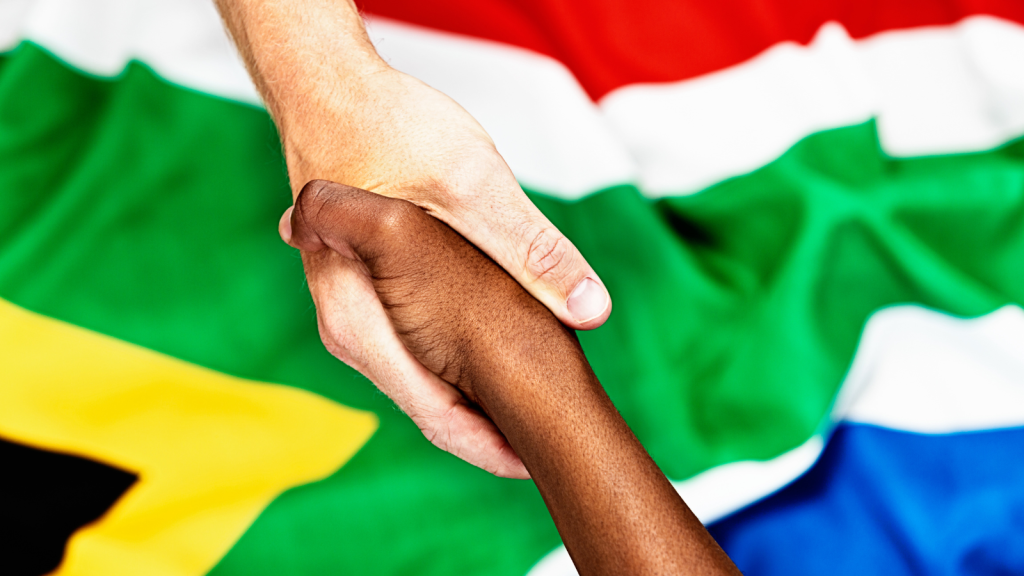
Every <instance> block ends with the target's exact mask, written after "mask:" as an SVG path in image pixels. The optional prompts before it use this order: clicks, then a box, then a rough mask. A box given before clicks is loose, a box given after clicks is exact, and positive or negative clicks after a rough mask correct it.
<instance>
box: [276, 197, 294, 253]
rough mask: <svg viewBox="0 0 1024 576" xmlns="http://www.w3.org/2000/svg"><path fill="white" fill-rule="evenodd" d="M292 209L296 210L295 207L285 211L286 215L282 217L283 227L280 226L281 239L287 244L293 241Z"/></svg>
mask: <svg viewBox="0 0 1024 576" xmlns="http://www.w3.org/2000/svg"><path fill="white" fill-rule="evenodd" d="M292 208H294V206H289V207H288V209H287V210H285V211H284V215H283V216H281V225H280V226H279V228H280V230H279V232H280V233H281V239H282V240H284V243H285V244H287V243H289V242H291V241H292Z"/></svg>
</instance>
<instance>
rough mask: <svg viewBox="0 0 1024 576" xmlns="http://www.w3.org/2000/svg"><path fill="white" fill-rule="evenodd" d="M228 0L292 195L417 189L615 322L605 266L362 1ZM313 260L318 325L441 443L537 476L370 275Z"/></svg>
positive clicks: (590, 318)
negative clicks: (380, 44) (402, 54)
mask: <svg viewBox="0 0 1024 576" xmlns="http://www.w3.org/2000/svg"><path fill="white" fill-rule="evenodd" d="M217 5H218V8H219V10H220V12H221V15H222V16H223V18H224V21H225V24H226V26H227V28H228V30H229V32H230V33H231V36H232V37H233V39H234V40H235V43H236V45H237V46H238V48H239V51H240V52H241V54H242V56H243V58H244V60H245V62H246V65H247V68H248V70H249V72H250V75H251V76H252V78H253V80H254V81H255V84H256V87H257V89H258V90H259V92H260V94H261V96H262V97H263V100H264V102H265V103H266V105H267V108H268V110H269V111H270V113H271V115H272V116H273V118H274V121H275V123H276V124H277V127H278V130H279V132H280V134H281V139H282V143H283V146H284V153H285V159H286V163H287V167H288V174H289V177H290V179H291V182H292V187H293V197H294V195H295V194H297V193H298V192H299V189H298V186H300V185H301V184H302V183H305V182H307V181H309V180H312V179H314V178H322V179H327V180H332V181H335V182H340V183H344V184H348V185H351V186H356V187H359V188H362V189H365V190H369V191H372V192H374V193H377V194H381V195H384V196H389V197H394V198H402V199H405V200H409V201H411V202H413V203H414V204H416V205H417V206H419V207H421V208H423V209H424V210H426V211H427V212H429V213H430V214H431V215H433V216H435V217H436V218H438V219H440V220H442V221H444V222H446V223H447V224H448V225H450V226H451V227H452V228H454V229H455V230H457V231H458V232H459V233H460V234H462V235H463V236H464V237H465V238H467V239H469V240H470V241H471V242H472V243H473V244H474V245H476V246H478V247H479V248H480V249H481V250H482V251H484V252H485V253H486V254H488V255H489V256H490V257H491V258H492V259H493V260H494V261H495V262H497V263H498V264H499V265H500V266H501V267H502V268H504V269H505V270H506V271H508V273H509V274H510V275H511V276H512V277H513V278H515V279H516V281H518V282H519V283H520V284H521V285H522V286H524V287H525V288H526V290H527V291H528V292H529V293H530V294H532V295H533V296H534V297H535V298H536V299H538V300H540V301H541V302H542V303H544V305H545V306H546V307H547V308H548V309H549V310H551V311H552V312H553V313H554V315H555V316H556V317H558V318H559V319H560V320H561V321H562V322H564V323H565V324H566V325H568V326H570V327H572V328H574V329H591V328H596V327H598V326H600V325H601V324H603V323H604V321H605V320H606V319H607V318H608V315H609V314H610V313H611V300H610V298H609V297H608V295H607V291H606V290H605V289H604V285H603V284H601V281H600V278H598V276H597V274H596V273H594V270H593V269H592V268H591V267H590V266H589V265H588V264H587V262H586V260H584V258H583V256H582V255H581V254H580V253H579V251H578V250H577V249H576V248H575V247H574V246H573V245H572V243H571V242H569V241H568V240H567V239H566V238H565V237H564V236H563V235H562V234H561V233H560V232H559V231H558V230H557V229H556V228H555V227H554V226H553V225H552V224H551V222H549V221H548V220H547V218H546V217H544V215H543V214H541V212H540V211H539V210H537V208H536V207H535V206H534V205H533V204H532V203H531V202H530V201H529V199H527V197H526V195H525V194H524V193H523V191H522V190H521V189H520V188H519V185H518V184H517V183H516V180H515V178H514V177H513V176H512V172H511V171H510V170H509V168H508V166H507V165H506V164H505V161H504V160H503V159H502V157H501V156H500V155H499V154H498V152H497V150H496V149H495V147H494V143H493V142H492V141H491V139H490V137H489V136H488V135H487V133H486V131H485V130H484V129H483V127H481V126H480V124H479V123H477V122H476V120H474V119H473V118H472V117H471V116H470V115H469V114H468V113H467V112H466V111H465V110H463V109H462V107H460V106H459V105H458V104H456V103H455V102H454V101H452V100H451V99H450V98H448V97H447V96H445V95H444V94H442V93H440V92H438V91H436V90H434V89H432V88H430V87H429V86H427V85H426V84H423V83H422V82H420V81H418V80H416V79H415V78H412V77H410V76H408V75H406V74H403V73H401V72H398V71H396V70H394V69H392V68H391V67H389V66H388V65H387V64H386V63H385V62H384V61H383V60H382V59H381V58H380V57H379V56H378V55H377V53H376V51H375V50H374V48H373V46H372V44H371V43H370V41H369V40H368V38H367V35H366V31H365V29H364V26H363V21H362V18H361V17H360V16H359V13H358V11H357V10H356V8H355V6H354V4H352V2H351V1H349V0H217ZM284 222H285V224H284V225H283V232H284V233H285V234H286V233H287V222H288V218H287V217H286V218H285V219H284ZM305 266H306V275H307V278H308V280H309V285H310V289H311V291H312V293H313V298H314V300H316V302H317V310H318V318H319V322H320V334H321V336H322V339H323V341H324V344H325V345H326V346H327V348H328V349H329V350H330V351H331V352H332V353H333V354H334V355H335V356H336V357H338V358H339V359H341V360H342V361H344V362H346V363H347V364H349V365H351V366H353V367H354V368H356V369H357V370H359V371H360V372H362V373H363V374H364V375H365V376H367V377H368V378H369V379H370V380H372V381H373V382H374V383H375V384H376V385H377V386H378V387H379V388H380V389H381V390H382V391H383V392H384V393H386V394H388V395H389V396H390V397H391V398H392V399H393V400H394V401H395V402H396V403H397V404H398V406H399V407H401V408H402V409H403V410H404V411H405V412H406V413H407V414H408V415H409V416H410V417H412V419H413V420H414V421H415V422H416V423H417V425H418V426H419V427H420V429H421V430H423V433H424V434H426V436H427V437H428V438H430V439H431V440H432V441H433V442H434V443H435V444H436V445H437V446H439V447H441V448H442V449H444V450H448V451H450V452H452V453H453V454H455V455H457V456H459V457H461V458H463V459H465V460H467V461H469V462H470V463H472V464H475V465H477V466H480V467H481V468H484V469H486V470H489V471H490V472H492V473H494V474H497V475H500V476H509V477H517V478H522V477H526V475H527V474H526V469H525V468H523V465H522V463H521V462H520V461H519V459H518V458H517V457H516V456H515V454H514V452H513V451H512V450H510V449H509V447H508V443H507V442H506V441H505V438H504V437H503V436H502V435H501V434H500V433H499V432H498V430H497V428H495V427H494V425H493V423H491V422H490V421H489V420H488V419H487V418H486V417H484V416H482V415H481V414H480V413H478V412H474V411H471V410H467V409H466V407H465V405H464V404H462V403H460V401H459V398H460V397H459V396H457V395H454V394H452V393H451V391H450V390H448V389H447V388H446V387H444V386H441V385H439V384H438V383H437V382H435V381H434V378H432V376H431V375H430V374H429V373H428V372H425V371H424V370H423V369H422V367H421V366H419V364H418V363H416V362H414V361H413V360H412V359H411V358H410V357H408V354H406V355H405V356H403V355H401V354H400V353H399V352H398V350H399V349H401V348H402V345H401V343H400V342H399V341H398V339H397V337H396V336H395V334H394V331H393V330H392V329H391V328H390V326H389V325H388V324H387V317H386V315H385V314H384V311H383V309H382V308H381V306H380V304H379V302H377V297H376V294H375V293H374V291H373V287H372V286H370V285H369V283H368V282H367V281H366V279H365V277H363V276H361V275H360V274H358V273H355V272H354V271H353V270H352V269H351V267H350V266H349V265H348V264H347V263H346V262H345V261H343V260H340V259H338V258H335V257H331V256H327V255H324V256H319V257H311V258H307V259H306V260H305ZM588 279H589V280H588ZM583 282H594V283H596V284H595V287H596V292H595V294H598V297H597V298H596V299H594V298H587V299H583V300H586V301H590V302H592V305H591V306H590V311H586V310H582V311H581V309H580V308H579V306H569V304H568V300H569V298H570V296H571V295H572V294H573V293H574V290H575V288H576V287H577V286H579V285H580V284H581V283H583ZM583 300H575V302H577V303H579V302H581V301H583ZM570 310H575V311H576V313H577V316H583V317H579V318H577V317H576V316H574V315H573V313H572V312H570Z"/></svg>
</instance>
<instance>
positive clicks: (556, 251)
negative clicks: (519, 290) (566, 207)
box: [526, 228, 579, 285]
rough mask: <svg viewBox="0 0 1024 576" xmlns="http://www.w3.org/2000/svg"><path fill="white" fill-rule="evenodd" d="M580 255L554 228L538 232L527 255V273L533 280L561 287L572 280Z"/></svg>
mask: <svg viewBox="0 0 1024 576" xmlns="http://www.w3.org/2000/svg"><path fill="white" fill-rule="evenodd" d="M578 261H579V255H578V253H577V252H576V248H575V247H574V246H573V245H572V243H571V242H569V239H568V238H566V237H565V236H563V235H562V234H561V233H559V232H558V231H557V230H554V229H552V228H543V229H541V230H540V231H539V232H537V233H536V234H535V235H534V237H533V239H532V240H531V241H530V245H529V248H528V251H527V254H526V272H527V274H528V277H529V278H531V279H533V280H543V281H546V282H549V283H552V284H555V285H560V284H562V283H564V282H565V281H567V280H569V279H571V278H570V275H571V274H572V273H573V271H574V270H575V268H576V265H577V264H578Z"/></svg>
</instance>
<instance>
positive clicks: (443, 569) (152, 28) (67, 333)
mask: <svg viewBox="0 0 1024 576" xmlns="http://www.w3.org/2000/svg"><path fill="white" fill-rule="evenodd" d="M361 8H362V9H364V10H365V12H366V17H367V21H368V25H369V30H370V36H371V38H372V39H373V40H374V42H375V44H376V45H377V47H378V50H379V51H380V52H381V54H382V55H383V56H384V57H385V59H386V60H388V61H389V62H390V63H391V64H392V65H393V66H394V67H396V68H398V69H400V70H403V71H406V72H408V73H410V74H412V75H414V76H416V77H418V78H420V79H422V80H424V81H426V82H427V83H428V84H430V85H432V86H434V87H435V88H438V89H439V90H441V91H443V92H445V93H447V94H448V95H450V96H452V97H453V98H454V99H455V100H456V101H458V102H459V103H460V104H462V105H463V106H464V107H465V108H466V109H467V110H469V112H470V113H472V114H473V115H474V116H475V117H476V118H477V119H478V120H479V121H480V122H481V123H482V124H483V126H484V127H485V128H486V129H487V130H488V132H489V133H490V135H491V136H492V137H493V139H494V141H495V142H496V144H497V147H498V150H499V151H500V152H501V153H502V154H503V156H504V157H505V159H506V160H507V161H508V163H509V165H510V166H511V168H512V170H513V172H514V173H515V174H516V177H517V178H518V180H519V181H520V184H521V185H522V186H523V188H524V189H525V190H527V192H528V193H529V194H530V196H531V198H532V199H533V200H534V202H536V203H537V205H538V206H539V207H540V208H541V209H542V210H543V211H544V212H545V214H547V215H548V217H549V218H550V219H551V220H552V221H553V222H554V223H555V224H556V225H557V226H558V227H559V228H560V229H561V230H562V231H563V232H565V233H566V234H567V235H568V236H569V237H570V238H571V239H572V240H573V242H574V243H575V244H576V245H577V246H578V247H579V248H580V250H581V251H582V252H583V254H584V255H585V256H586V257H587V259H588V261H589V262H590V263H591V264H592V265H593V266H594V268H595V269H596V270H597V272H598V273H599V274H600V276H601V278H602V279H603V280H604V282H605V283H606V284H607V286H608V288H609V290H610V292H611V294H612V297H613V299H614V301H615V312H614V313H613V315H612V317H611V319H610V320H609V321H608V323H607V324H606V325H605V326H604V327H602V328H600V329H598V330H595V331H593V332H588V333H581V335H580V338H581V340H582V342H583V346H584V348H585V350H586V352H587V354H588V356H589V358H590V359H591V362H592V363H593V365H594V368H595V370H596V372H597V374H598V376H599V377H600V379H601V381H602V382H603V383H604V385H605V387H606V388H607V389H608V392H609V394H610V396H611V397H612V399H613V401H614V402H615V404H616V406H617V407H618V408H619V410H620V411H621V412H622V414H623V416H624V417H625V419H626V421H627V422H628V423H629V424H630V426H631V427H632V428H633V430H634V431H635V432H636V434H637V436H638V437H639V438H640V440H641V441H642V442H643V444H644V445H645V446H646V447H647V449H648V450H649V451H650V453H651V455H652V456H653V457H654V459H655V460H656V461H657V463H658V464H659V465H660V466H661V468H662V469H663V470H664V472H665V473H666V474H667V475H668V476H669V477H670V478H671V479H672V480H673V481H674V482H675V484H676V486H677V487H678V489H679V491H680V493H681V494H682V495H683V497H684V499H685V500H686V502H687V503H688V504H689V505H690V506H691V508H692V509H693V510H694V511H695V512H696V513H697V514H698V516H699V517H700V518H701V519H702V520H703V521H704V522H705V523H707V524H708V525H709V527H710V529H711V531H712V534H713V535H714V536H715V537H716V538H717V539H718V540H719V542H720V543H721V544H722V545H723V547H724V548H725V549H726V551H727V552H729V554H730V555H731V556H732V557H733V559H734V560H735V561H736V562H737V564H738V566H739V567H740V569H741V570H743V571H744V573H745V574H748V575H752V576H756V575H776V574H777V575H783V574H785V575H794V574H796V575H801V574H807V575H812V574H851V575H853V574H858V575H860V574H895V575H903V574H906V575H911V574H943V575H961V574H963V575H967V574H1014V573H1022V572H1024V458H1022V457H1021V455H1022V454H1024V310H1022V309H1021V307H1020V306H1021V304H1022V303H1024V139H1022V137H1024V3H1021V2H1020V1H1019V0H892V1H888V2H864V1H859V2H858V1H853V0H826V1H820V2H810V1H805V0H758V1H755V0H645V1H644V2H637V1H635V0H633V1H631V0H437V1H434V2H415V1H411V0H364V1H363V2H362V3H361ZM0 50H2V55H0V470H2V472H0V478H3V480H2V483H0V502H3V505H2V507H0V510H3V513H2V516H0V521H2V525H3V528H4V533H3V534H4V535H3V537H2V538H0V550H3V554H2V555H0V572H2V573H4V574H14V575H20V574H26V575H35V574H44V573H49V572H51V571H53V573H55V574H59V575H61V576H64V575H89V576H92V575H109V576H118V575H122V574H123V575H138V574H146V575H155V576H162V575H166V576H202V575H204V574H210V575H213V576H234V575H243V574H244V575H247V576H250V575H264V574H265V575H268V576H270V575H273V576H289V575H296V576H299V575H302V576H305V575H321V574H386V575H399V574H415V575H418V576H420V575H428V574H437V575H452V574H460V575H470V574H480V575H485V574H486V575H515V576H522V575H524V574H527V573H529V574H530V575H531V576H542V575H562V574H572V573H573V568H572V565H571V562H570V561H569V559H568V556H567V555H566V554H565V552H564V550H562V549H561V548H560V545H559V540H558V534H557V532H556V531H555V528H554V525H553V524H552V522H551V520H550V518H549V517H548V515H547V512H546V510H545V508H544V505H543V502H542V501H541V499H540V497H539V495H538V493H537V491H536V489H535V488H534V486H533V484H532V483H531V482H529V481H517V480H507V479H500V478H495V477H492V476H490V475H488V474H487V473H485V472H482V471H481V470H478V469H475V468H473V467H471V466H469V465H468V464H466V463H464V462H462V461H461V460H459V459H457V458H455V457H454V456H451V455H449V454H446V453H444V452H441V451H440V450H437V449H436V448H434V447H433V446H432V445H431V444H430V443H429V442H428V441H427V440H426V439H424V438H423V436H422V435H421V434H420V432H419V431H418V430H417V429H416V427H415V425H413V423H412V422H411V421H409V419H408V418H406V417H405V416H404V415H403V414H401V413H400V412H399V411H398V410H397V409H396V408H395V407H394V405H393V404H392V403H391V402H390V401H389V400H388V399H387V398H386V397H384V396H383V395H382V394H380V393H379V392H377V391H376V389H375V388H374V387H373V386H372V384H371V383H369V382H368V381H366V379H364V378H363V377H361V376H360V375H358V374H357V373H356V372H354V371H353V370H351V369H349V368H347V367H346V366H344V365H343V364H341V363H340V362H338V361H337V360H335V359H334V358H332V357H331V356H330V355H329V354H328V353H327V352H326V351H325V350H324V349H323V346H322V345H321V343H320V341H319V337H318V334H317V329H316V319H315V315H314V310H313V308H312V303H311V300H310V298H309V295H308V292H307V290H306V287H305V285H304V279H303V273H302V266H301V262H300V260H299V257H298V254H297V253H296V252H295V251H294V250H292V249H290V248H288V247H287V246H285V245H284V244H283V243H281V242H280V240H279V239H278V237H277V232H276V223H277V220H278V218H279V216H280V215H281V213H282V212H283V211H284V209H285V208H286V207H287V206H288V204H289V201H290V195H289V188H288V183H287V180H286V174H285V169H284V163H283V160H282V158H281V154H280V146H279V144H278V140H277V134H276V132H275V129H274V126H273V124H272V122H271V120H270V118H269V116H268V115H267V113H266V112H265V111H264V110H263V108H262V106H261V104H260V102H259V99H258V97H257V95H256V92H255V90H254V89H253V87H252V84H251V82H250V81H249V79H248V77H247V76H246V74H245V71H244V68H243V67H242V65H241V63H240V61H239V59H238V57H237V55H236V53H235V52H234V49H233V48H232V46H231V44H230V42H229V41H228V39H227V37H226V35H225V33H224V31H223V27H222V25H221V23H220V20H219V18H218V16H217V13H216V11H215V9H214V7H213V5H212V3H211V2H210V1H209V0H4V1H3V2H0ZM339 57H340V56H339Z"/></svg>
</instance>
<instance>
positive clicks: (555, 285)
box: [437, 185, 612, 330]
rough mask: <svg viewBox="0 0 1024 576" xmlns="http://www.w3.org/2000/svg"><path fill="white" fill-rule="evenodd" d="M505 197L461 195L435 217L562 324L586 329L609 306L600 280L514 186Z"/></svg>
mask: <svg viewBox="0 0 1024 576" xmlns="http://www.w3.org/2000/svg"><path fill="white" fill-rule="evenodd" d="M512 188H514V192H513V193H512V196H511V198H510V199H509V200H508V201H506V202H500V203H497V204H495V203H494V202H493V199H492V198H487V197H485V196H482V195H480V196H471V197H468V198H467V197H463V198H460V204H459V205H453V206H451V207H450V209H448V210H445V209H439V210H437V212H438V214H437V216H438V217H439V218H440V219H441V220H444V221H445V222H446V223H447V224H448V225H449V226H451V227H452V228H454V229H455V230H456V231H457V232H459V233H460V234H462V235H463V236H464V237H465V238H466V239H467V240H469V241H470V242H471V243H473V244H474V245H476V246H477V247H478V248H479V249H480V250H482V251H484V252H485V253H486V254H487V255H488V256H490V257H491V258H492V259H493V260H494V261H495V262H496V263H497V264H498V265H499V266H501V267H502V268H504V269H505V271H506V272H508V273H509V275H511V276H512V277H513V278H515V279H516V281H517V282H519V284H520V285H522V286H523V287H524V288H526V290H527V291H528V292H530V294H531V295H532V296H533V297H534V298H536V299H537V300H539V301H540V302H541V303H543V304H544V306H546V307H547V308H548V310H550V311H551V312H552V313H553V314H554V315H555V316H556V317H557V318H558V319H559V320H561V321H562V323H563V324H565V325H566V326H568V327H569V328H572V329H574V330H591V329H593V328H597V327H599V326H601V325H602V324H604V322H605V320H607V319H608V316H609V315H610V314H611V311H612V302H611V297H610V296H609V294H608V290H607V289H606V288H605V286H604V283H603V282H602V281H601V279H600V277H598V275H597V273H596V272H594V269H593V268H591V266H590V264H588V263H587V261H586V259H585V258H584V257H583V254H581V253H580V251H579V250H578V249H577V248H576V246H575V245H573V243H572V242H571V241H569V239H568V238H566V237H565V235H564V234H562V233H561V232H560V231H559V230H558V228H556V227H555V225H554V224H552V223H551V221H550V220H548V219H547V217H546V216H544V214H543V213H541V211H540V210H539V209H537V207H536V206H534V205H533V202H531V201H530V199H529V198H528V197H527V196H526V194H525V193H524V192H523V191H522V189H520V188H519V186H518V185H513V186H512Z"/></svg>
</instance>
